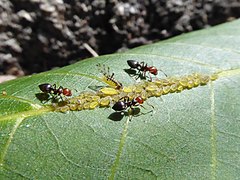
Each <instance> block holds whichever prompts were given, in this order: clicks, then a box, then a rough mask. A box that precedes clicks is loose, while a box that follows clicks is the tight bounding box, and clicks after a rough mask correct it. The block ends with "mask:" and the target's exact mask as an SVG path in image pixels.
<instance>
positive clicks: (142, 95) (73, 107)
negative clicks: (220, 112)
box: [39, 60, 217, 112]
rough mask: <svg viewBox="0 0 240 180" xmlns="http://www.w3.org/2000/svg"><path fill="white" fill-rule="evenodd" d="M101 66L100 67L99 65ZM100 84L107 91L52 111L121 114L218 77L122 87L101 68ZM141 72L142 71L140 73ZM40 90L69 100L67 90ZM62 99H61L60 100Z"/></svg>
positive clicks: (85, 94)
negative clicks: (108, 109) (103, 110)
mask: <svg viewBox="0 0 240 180" xmlns="http://www.w3.org/2000/svg"><path fill="white" fill-rule="evenodd" d="M128 64H129V66H130V67H131V68H137V70H138V71H143V73H144V76H146V72H147V71H150V73H152V74H157V69H156V68H155V67H153V66H151V67H148V66H147V64H144V63H138V62H135V61H133V60H129V61H128ZM99 66H100V65H99ZM104 69H105V70H104V71H102V73H103V76H104V77H103V78H102V80H103V81H104V82H105V83H107V84H108V85H109V86H110V87H103V88H101V89H99V90H98V91H96V92H93V91H92V92H86V91H85V92H81V93H80V94H79V95H78V96H75V97H71V98H68V99H67V100H62V101H60V102H58V103H57V104H53V105H52V106H53V107H54V109H55V111H60V112H66V111H80V110H86V109H95V108H96V107H110V106H112V109H113V110H115V111H124V110H126V109H128V108H130V109H132V108H133V107H135V106H138V105H141V104H143V102H144V101H145V100H146V99H148V98H150V97H160V96H161V95H165V94H168V93H175V92H181V91H182V90H184V89H191V88H194V87H197V86H200V85H206V84H207V83H208V82H209V81H214V80H216V79H217V75H216V74H213V75H211V76H208V75H203V74H199V73H194V74H191V75H186V76H182V77H166V78H164V79H156V80H154V81H152V79H151V81H141V82H139V83H136V84H134V85H131V86H128V87H127V86H126V87H123V86H122V84H121V83H120V82H118V81H117V80H115V79H114V78H113V76H114V74H112V75H109V69H107V71H106V68H105V67H104ZM142 69H144V70H142ZM39 88H40V89H41V91H42V92H44V93H50V94H52V95H57V96H60V95H64V96H71V91H70V90H69V89H67V88H62V87H61V86H60V87H59V88H56V85H53V86H52V85H50V84H41V85H39ZM61 99H62V98H61Z"/></svg>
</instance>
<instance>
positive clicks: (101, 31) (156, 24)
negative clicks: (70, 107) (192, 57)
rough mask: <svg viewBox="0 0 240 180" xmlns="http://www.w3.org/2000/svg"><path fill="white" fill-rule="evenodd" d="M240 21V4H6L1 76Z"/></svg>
mask: <svg viewBox="0 0 240 180" xmlns="http://www.w3.org/2000/svg"><path fill="white" fill-rule="evenodd" d="M239 17H240V1H239V0H129V1H123V0H122V1H120V0H91V1H90V0H48V1H47V0H0V76H1V75H5V76H4V77H6V78H9V77H10V78H11V77H14V76H23V75H28V74H32V73H38V72H42V71H46V70H50V69H52V68H54V67H62V66H65V65H68V64H72V63H74V62H76V61H78V60H80V59H85V58H87V57H92V56H93V55H92V54H91V53H90V51H89V50H88V46H90V47H92V48H93V49H94V51H96V52H97V53H98V54H99V55H103V54H109V53H114V52H118V51H124V50H126V49H129V48H133V47H136V46H140V45H143V44H149V43H153V42H156V41H159V40H163V39H166V38H169V37H172V36H175V35H179V34H181V33H185V32H190V31H193V30H198V29H202V28H206V27H209V26H214V25H217V24H220V23H224V22H227V21H231V20H234V19H236V18H239ZM6 75H8V76H6ZM1 77H2V76H1ZM0 81H1V78H0Z"/></svg>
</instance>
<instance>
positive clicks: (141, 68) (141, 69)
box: [127, 60, 167, 81]
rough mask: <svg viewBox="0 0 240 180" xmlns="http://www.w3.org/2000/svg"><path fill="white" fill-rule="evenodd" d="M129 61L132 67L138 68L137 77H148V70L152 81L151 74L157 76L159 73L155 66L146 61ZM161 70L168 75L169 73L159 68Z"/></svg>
mask: <svg viewBox="0 0 240 180" xmlns="http://www.w3.org/2000/svg"><path fill="white" fill-rule="evenodd" d="M127 63H128V65H129V66H130V67H131V69H136V70H138V72H137V75H138V77H137V79H138V78H140V77H143V78H144V79H146V73H147V72H148V75H149V78H150V81H152V77H151V74H153V75H155V76H156V75H157V74H158V69H157V68H156V67H155V66H148V64H147V63H145V62H140V63H139V62H138V61H135V60H128V61H127ZM159 71H161V72H162V73H163V74H164V75H165V76H166V77H167V75H166V74H165V73H164V72H163V71H162V70H161V69H159Z"/></svg>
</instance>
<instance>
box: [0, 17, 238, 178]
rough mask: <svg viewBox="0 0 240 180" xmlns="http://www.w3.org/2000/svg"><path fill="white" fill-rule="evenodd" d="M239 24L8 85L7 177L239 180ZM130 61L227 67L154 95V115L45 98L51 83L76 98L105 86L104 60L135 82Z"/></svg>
mask: <svg viewBox="0 0 240 180" xmlns="http://www.w3.org/2000/svg"><path fill="white" fill-rule="evenodd" d="M239 29H240V21H239V20H237V21H234V22H231V23H226V24H224V25H220V26H216V27H214V28H210V29H206V30H201V31H197V32H193V33H188V34H185V35H181V36H178V37H176V38H172V39H169V40H166V41H162V42H159V43H155V44H151V45H147V46H141V47H139V48H136V49H133V50H130V51H127V52H125V53H119V54H112V55H106V56H101V57H97V58H91V59H87V60H84V61H81V62H79V63H76V64H73V65H70V66H67V67H64V68H60V69H57V70H53V71H49V72H45V73H41V74H36V75H33V76H28V77H24V78H19V79H16V80H14V81H9V82H6V83H3V84H1V85H0V90H5V91H6V92H7V95H1V96H0V107H1V108H0V138H1V139H0V179H21V178H22V179H50V178H54V179H106V178H109V179H156V178H159V179H238V178H239V171H240V158H239V157H240V123H239V122H240V104H239V97H240V96H239V95H240V93H239V92H240V91H239V89H240V87H239V86H240V46H239V44H240V31H239ZM128 59H136V60H139V61H145V62H147V63H148V64H149V65H150V64H151V65H155V66H156V67H157V68H160V69H162V70H163V71H164V72H165V73H166V74H167V75H168V76H182V75H188V74H192V73H194V72H200V73H203V74H208V75H211V74H213V73H216V72H217V73H218V75H219V78H218V79H217V80H216V81H213V82H210V83H208V84H207V85H206V86H199V87H196V88H193V89H189V90H184V91H182V92H180V93H171V94H167V95H163V96H161V98H155V97H152V98H149V99H148V100H147V103H145V104H144V107H145V109H144V108H141V111H142V112H146V111H148V110H149V109H151V107H150V106H149V105H148V104H151V105H153V106H154V113H153V114H151V113H148V114H145V115H140V116H134V117H133V118H132V120H131V121H129V117H128V116H124V117H123V119H122V120H121V121H112V120H110V119H109V118H108V116H109V115H110V114H111V113H113V110H112V109H111V108H96V109H94V110H83V111H75V112H73V111H70V112H67V113H60V112H53V109H52V108H51V107H50V106H47V105H46V104H43V103H41V102H40V101H39V99H37V98H36V94H37V93H40V90H39V88H38V85H39V84H41V83H51V84H54V83H56V84H57V85H62V86H63V87H68V88H70V89H72V90H73V96H76V95H78V94H79V93H80V92H82V91H91V90H90V89H89V86H101V85H105V84H104V83H103V82H101V81H99V78H98V77H100V76H101V75H100V73H99V72H98V70H97V68H96V64H98V63H100V64H106V65H108V66H110V69H111V70H112V71H114V73H115V78H116V79H118V80H120V81H121V82H122V83H123V84H124V86H128V85H132V84H134V83H135V79H134V78H131V77H129V75H128V74H127V73H126V72H125V71H124V70H123V69H126V68H128V65H127V63H126V60H128ZM158 77H159V78H163V77H164V76H163V75H161V74H159V75H158ZM74 89H76V90H77V91H74Z"/></svg>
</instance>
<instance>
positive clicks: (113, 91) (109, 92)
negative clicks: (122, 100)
mask: <svg viewBox="0 0 240 180" xmlns="http://www.w3.org/2000/svg"><path fill="white" fill-rule="evenodd" d="M99 93H100V95H101V96H112V95H116V94H119V90H116V89H114V88H110V87H104V88H102V89H100V90H99Z"/></svg>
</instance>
